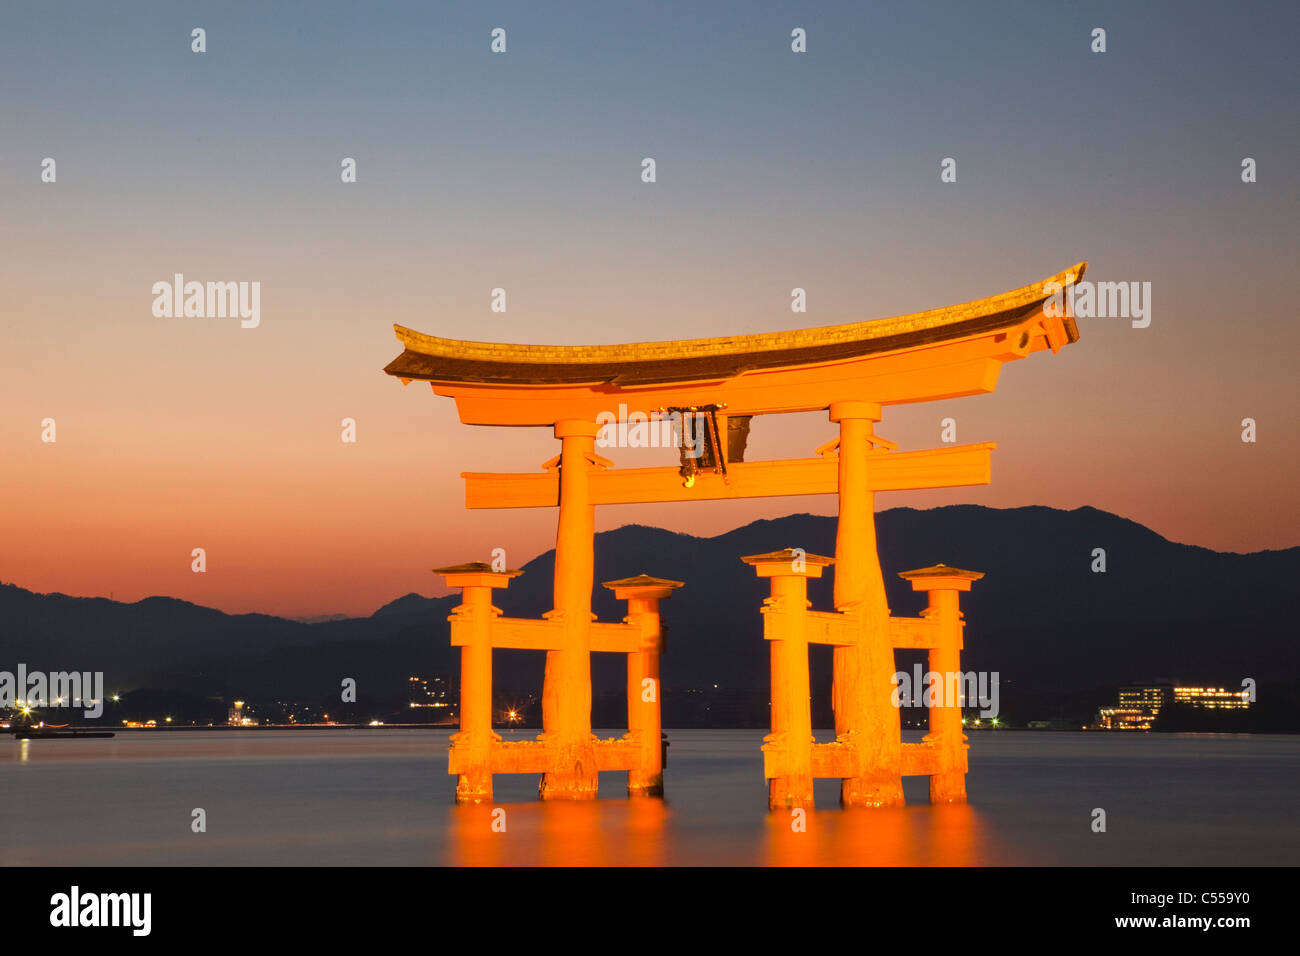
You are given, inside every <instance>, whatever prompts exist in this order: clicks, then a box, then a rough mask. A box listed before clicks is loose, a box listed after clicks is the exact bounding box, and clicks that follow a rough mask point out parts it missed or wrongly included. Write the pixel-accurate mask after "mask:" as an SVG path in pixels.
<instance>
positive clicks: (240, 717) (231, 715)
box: [226, 700, 257, 727]
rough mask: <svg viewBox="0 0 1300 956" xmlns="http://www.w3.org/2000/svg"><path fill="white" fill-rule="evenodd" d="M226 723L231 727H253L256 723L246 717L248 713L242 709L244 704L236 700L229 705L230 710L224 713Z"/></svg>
mask: <svg viewBox="0 0 1300 956" xmlns="http://www.w3.org/2000/svg"><path fill="white" fill-rule="evenodd" d="M226 723H227V724H229V725H230V726H231V727H253V726H256V724H257V721H255V720H253V719H252V718H251V717H249V716H248V711H247V710H246V709H245V708H244V702H243V701H242V700H237V701H235V702H234V704H232V705H231V707H230V710H229V711H227V712H226Z"/></svg>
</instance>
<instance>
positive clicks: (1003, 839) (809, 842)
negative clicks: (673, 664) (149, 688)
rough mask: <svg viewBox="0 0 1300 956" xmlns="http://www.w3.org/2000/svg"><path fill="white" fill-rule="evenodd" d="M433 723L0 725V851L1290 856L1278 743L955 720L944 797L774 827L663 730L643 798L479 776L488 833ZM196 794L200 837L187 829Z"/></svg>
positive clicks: (207, 857)
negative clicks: (124, 729) (501, 826)
mask: <svg viewBox="0 0 1300 956" xmlns="http://www.w3.org/2000/svg"><path fill="white" fill-rule="evenodd" d="M610 735H613V734H612V733H610V734H602V736H610ZM448 736H449V732H448V731H403V730H373V731H371V730H359V731H287V732H275V731H242V732H241V731H231V732H225V731H214V732H198V733H190V732H170V733H123V734H119V735H118V736H117V737H115V738H113V739H111V740H76V741H40V740H34V741H12V742H10V741H0V792H2V793H3V794H4V799H3V801H2V802H0V864H3V865H7V866H11V865H100V864H119V865H140V864H165V865H195V866H248V865H252V866H276V865H288V864H305V865H326V866H341V865H349V864H370V865H374V864H379V865H385V864H392V865H424V864H459V863H468V864H492V865H515V864H524V865H527V864H642V865H654V864H739V865H746V864H818V865H827V864H829V865H835V864H868V865H874V864H884V865H895V864H902V865H936V864H938V865H966V864H978V865H1000V864H1022V863H1023V864H1085V865H1115V864H1119V865H1124V864H1143V865H1152V864H1155V865H1163V864H1167V865H1174V866H1199V865H1217V864H1236V865H1241V864H1247V865H1260V864H1263V865H1281V864H1285V865H1295V864H1297V863H1300V825H1298V824H1297V822H1296V818H1295V814H1296V806H1297V803H1296V787H1297V784H1300V738H1297V737H1284V736H1232V735H1222V736H1210V735H1190V734H1189V735H1122V734H1101V733H1093V734H1079V733H1047V732H1029V733H1025V732H1014V731H999V732H986V733H972V734H970V744H971V750H970V765H971V772H970V775H969V776H968V778H967V786H968V791H969V794H970V802H969V804H967V805H966V806H961V807H930V806H928V805H927V804H926V802H925V793H926V781H925V779H924V778H909V779H906V780H905V789H906V794H907V799H908V801H909V804H910V805H909V806H908V807H906V808H904V809H898V810H885V811H872V810H856V811H850V812H845V811H842V810H841V809H840V808H839V807H838V803H837V800H838V781H819V782H818V784H817V793H816V797H817V802H818V809H816V810H815V811H813V812H811V813H810V814H809V815H808V829H807V832H805V833H795V832H793V831H792V830H791V827H790V818H789V814H788V813H768V811H767V809H766V787H765V784H764V781H763V777H762V761H761V759H760V753H759V745H760V743H761V739H762V733H761V732H759V731H739V730H712V731H703V730H695V731H682V730H678V731H670V732H669V738H670V740H671V741H672V746H671V747H670V749H669V766H668V771H667V774H666V778H665V786H666V789H667V798H666V799H665V800H662V801H659V800H653V799H650V800H645V799H640V800H628V799H627V798H626V797H625V795H624V785H625V779H626V778H625V775H624V774H621V773H610V774H602V776H601V786H602V791H603V792H602V794H601V799H600V800H597V801H595V802H591V803H585V804H564V803H546V804H543V803H541V802H540V801H538V800H537V789H536V788H537V778H536V777H535V776H531V775H530V776H522V777H509V776H498V777H496V794H495V796H496V800H495V802H494V806H497V807H501V808H504V809H505V811H506V818H505V819H506V832H505V833H494V832H492V829H491V826H490V823H491V819H490V813H491V810H492V808H491V807H483V808H464V807H459V808H458V807H456V806H455V805H454V800H453V796H454V790H455V781H454V778H452V777H451V776H449V775H448V774H447V773H446V767H447V758H446V752H447V738H448ZM507 736H509V735H507ZM514 736H516V737H518V738H520V739H524V738H527V737H529V736H531V735H530V734H525V733H519V734H516V735H514ZM907 739H915V737H914V736H911V737H908V738H907ZM196 807H202V808H203V809H204V810H205V811H206V813H207V832H206V833H193V832H192V831H191V828H190V822H191V812H192V810H193V809H194V808H196ZM1096 807H1101V808H1103V809H1104V810H1105V811H1106V815H1107V830H1106V832H1105V833H1094V832H1092V829H1091V826H1090V824H1091V820H1092V811H1093V809H1094V808H1096Z"/></svg>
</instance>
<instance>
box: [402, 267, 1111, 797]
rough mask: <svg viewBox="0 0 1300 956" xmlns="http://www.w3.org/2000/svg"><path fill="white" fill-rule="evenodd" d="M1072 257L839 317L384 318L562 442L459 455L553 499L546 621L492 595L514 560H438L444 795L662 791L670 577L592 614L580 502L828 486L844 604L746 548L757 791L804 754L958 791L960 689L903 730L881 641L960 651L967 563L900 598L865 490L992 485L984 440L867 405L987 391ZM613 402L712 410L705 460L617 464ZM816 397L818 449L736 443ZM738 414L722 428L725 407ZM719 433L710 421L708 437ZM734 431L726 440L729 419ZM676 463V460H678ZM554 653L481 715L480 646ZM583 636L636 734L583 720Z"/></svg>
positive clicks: (518, 491) (869, 780) (451, 390)
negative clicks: (919, 441)
mask: <svg viewBox="0 0 1300 956" xmlns="http://www.w3.org/2000/svg"><path fill="white" fill-rule="evenodd" d="M1086 267H1087V264H1086V263H1082V262H1081V263H1079V264H1077V265H1075V266H1073V267H1072V268H1070V269H1067V270H1065V271H1064V272H1061V273H1059V274H1057V275H1055V276H1053V277H1051V278H1049V279H1046V280H1044V281H1043V282H1039V283H1035V284H1033V285H1028V286H1024V287H1023V288H1020V289H1015V290H1013V291H1011V292H1006V293H1003V294H1002V295H997V296H992V297H990V298H987V299H980V300H978V301H975V302H970V303H967V304H965V305H957V306H950V307H947V308H942V309H934V310H931V311H928V312H920V313H915V314H912V315H906V316H900V317H898V318H892V319H878V320H875V321H868V322H853V323H849V324H846V325H837V326H827V327H823V328H816V329H802V330H795V331H789V332H775V333H765V334H758V335H742V336H732V337H725V338H714V339H695V340H688V341H670V342H648V343H637V344H631V345H611V346H547V345H506V344H496V343H488V342H468V341H460V340H456V339H443V338H436V337H434V336H430V335H424V334H422V333H419V332H415V331H413V330H411V329H407V328H403V327H402V326H395V327H394V328H395V330H396V332H397V337H398V339H399V340H400V341H401V343H402V345H403V351H402V354H401V355H399V356H398V357H397V358H396V359H394V360H393V361H392V362H390V363H389V364H388V366H387V367H386V368H385V369H384V371H385V372H387V373H388V374H389V375H392V376H395V377H397V378H399V379H401V381H402V382H403V384H409V383H410V382H411V381H415V380H420V381H427V382H429V384H430V385H431V386H432V388H433V391H434V393H435V394H438V395H444V396H448V397H450V398H453V399H455V401H456V408H457V411H458V413H459V415H460V420H461V421H462V422H463V423H465V424H467V425H513V426H545V427H550V428H553V429H554V432H555V437H556V438H558V439H559V440H560V443H561V444H560V454H559V455H558V456H557V457H555V458H553V459H551V460H550V461H548V462H546V463H544V464H543V466H542V469H541V471H540V472H537V473H533V474H484V473H477V472H466V473H464V474H463V477H464V478H465V501H466V505H467V506H468V507H470V508H537V507H555V506H556V505H558V506H559V529H558V533H557V535H556V546H555V582H554V609H553V610H552V611H549V612H548V613H547V614H545V615H544V616H543V619H542V620H522V619H511V618H504V617H501V616H500V614H501V612H500V611H499V610H497V609H496V608H494V607H492V601H491V589H492V588H494V587H505V586H506V585H507V584H508V583H509V580H510V578H511V577H513V576H515V575H517V574H519V573H520V572H518V571H504V572H494V571H493V570H492V568H491V567H489V566H487V565H484V564H478V563H475V564H470V565H460V566H456V567H451V568H442V569H439V570H438V572H437V573H440V574H442V575H443V576H444V577H445V579H446V581H447V583H448V584H449V585H450V586H452V587H458V588H461V590H462V595H463V597H462V603H461V605H459V606H458V607H457V608H456V609H455V611H454V612H453V614H452V616H451V618H450V620H451V622H452V632H451V641H452V644H453V645H456V646H460V647H461V670H462V673H461V712H460V732H459V733H458V734H456V735H455V736H454V737H453V738H452V745H451V752H450V758H449V771H450V772H451V773H453V774H456V775H457V786H456V799H457V802H461V803H477V802H481V801H484V800H487V799H490V798H491V795H492V774H493V773H541V774H542V780H541V784H540V787H539V792H540V795H541V797H542V798H543V799H591V798H594V797H595V796H596V791H597V786H598V780H599V772H600V771H601V770H627V771H628V791H629V793H634V794H661V793H662V792H663V791H662V787H663V784H662V768H663V764H662V748H661V745H660V712H659V699H660V693H659V686H658V685H659V680H658V677H659V670H658V668H659V652H660V650H661V647H662V645H661V638H660V631H659V615H658V602H659V600H661V599H663V598H666V597H668V596H669V595H670V594H671V592H672V590H673V589H674V588H677V587H680V586H681V582H676V581H666V580H662V579H658V578H650V577H646V576H644V575H642V576H640V577H636V578H627V579H623V580H620V581H610V582H606V585H605V586H606V587H610V588H612V589H613V590H614V591H615V593H616V594H617V595H618V596H619V597H620V598H622V599H626V600H628V601H629V613H628V616H627V617H626V618H625V619H624V623H622V624H608V623H597V622H595V621H594V620H593V615H592V613H591V593H592V587H593V585H594V568H593V548H594V532H595V508H596V506H597V505H606V504H631V503H643V502H660V501H691V500H701V499H722V498H756V497H770V496H781V495H805V494H838V495H839V523H838V530H837V533H836V540H835V557H834V560H833V563H834V564H835V566H836V572H835V584H834V603H835V611H834V612H831V613H822V612H810V611H809V610H808V601H807V598H806V578H807V577H810V576H819V575H820V574H821V570H822V568H824V567H825V566H827V565H829V564H831V563H832V559H831V558H829V557H820V556H818V555H805V554H803V553H801V552H795V551H791V550H788V551H786V552H776V553H774V554H769V555H753V556H750V557H747V558H745V559H744V560H745V561H747V562H748V563H750V564H752V565H753V566H754V567H755V569H756V571H757V572H758V574H759V575H760V576H763V577H770V578H771V579H772V597H771V598H769V599H768V600H767V601H766V602H765V607H764V609H763V610H764V620H765V624H764V631H765V636H766V637H767V639H768V640H770V641H771V642H772V647H771V650H772V661H773V671H772V734H771V735H769V736H768V737H767V738H766V741H765V744H764V747H763V749H764V751H765V754H764V765H765V770H764V773H765V776H766V777H767V778H768V779H769V806H772V807H785V806H802V807H811V806H812V796H813V794H812V780H813V778H814V777H839V778H840V779H841V781H842V783H841V791H840V797H841V803H842V804H843V805H845V806H891V805H898V804H901V803H902V802H903V791H902V780H901V778H902V775H904V774H925V775H928V776H929V777H930V798H931V801H932V802H956V801H962V800H964V799H965V771H966V753H965V751H966V745H965V743H964V741H965V737H964V736H962V734H961V722H960V708H958V707H946V708H942V707H941V708H935V709H932V712H931V715H930V732H929V734H928V735H927V737H926V739H925V742H924V743H922V744H915V745H904V744H902V742H901V731H900V721H899V713H898V709H897V708H896V707H895V706H894V705H893V703H892V700H891V698H892V696H893V684H892V681H891V677H892V675H893V674H894V673H895V665H894V660H893V658H894V649H895V648H899V647H906V648H923V649H924V648H928V649H929V650H930V668H931V670H932V671H936V672H940V673H944V672H952V671H956V670H957V669H958V668H959V654H960V648H961V628H962V623H961V613H960V611H959V610H958V608H957V594H958V592H960V591H963V590H969V589H970V585H971V582H972V581H973V580H975V579H977V578H979V577H981V575H979V574H977V573H975V572H968V571H961V570H959V569H956V568H948V567H946V566H944V565H937V566H935V567H933V568H926V569H921V570H919V571H913V572H907V573H905V574H904V575H903V576H904V577H905V578H908V579H910V580H911V581H912V585H913V588H914V589H916V590H924V591H928V592H929V594H930V607H929V609H928V611H927V612H923V615H924V616H922V617H919V618H891V617H890V614H889V608H888V607H887V605H886V601H885V588H884V579H883V577H882V573H881V568H880V560H879V557H878V555H877V551H876V533H875V517H874V512H875V494H876V492H880V491H901V490H910V489H920V488H948V487H956V486H962V485H977V484H987V483H988V482H989V481H990V480H991V474H990V459H991V452H992V450H993V448H994V447H995V446H994V444H993V443H992V442H984V443H981V444H976V445H964V446H955V447H952V448H942V449H927V450H924V451H908V452H905V451H899V450H898V449H897V446H896V445H894V444H893V443H892V442H889V441H886V440H885V439H883V438H880V437H878V436H877V435H875V434H874V424H875V423H876V422H878V421H880V420H881V415H882V408H883V407H884V406H887V405H896V404H902V403H906V402H923V401H934V400H938V399H947V398H956V397H959V396H965V395H978V394H982V393H988V392H992V391H993V390H994V388H995V387H996V385H997V379H998V373H999V371H1000V370H1001V368H1002V364H1003V363H1004V362H1010V361H1015V360H1017V359H1022V358H1025V357H1026V356H1028V355H1030V354H1031V353H1034V352H1039V351H1042V350H1044V349H1051V350H1052V351H1053V352H1057V351H1059V350H1060V349H1061V348H1062V347H1063V346H1065V345H1068V344H1070V343H1072V342H1075V341H1077V339H1078V337H1079V332H1078V328H1077V327H1076V325H1075V323H1074V320H1073V318H1072V317H1071V316H1069V315H1057V314H1053V313H1054V312H1056V311H1059V310H1056V309H1049V308H1047V307H1046V304H1047V302H1048V301H1049V300H1050V299H1051V296H1052V293H1053V292H1054V291H1055V290H1057V289H1060V288H1063V287H1065V286H1067V285H1069V284H1071V283H1074V282H1078V281H1079V280H1080V279H1082V278H1083V274H1084V270H1085V269H1086ZM620 405H626V406H627V407H629V408H634V409H638V410H640V411H641V412H642V413H647V414H648V413H653V412H664V411H667V410H674V409H675V410H691V411H696V410H701V409H706V410H708V411H707V413H706V414H707V415H708V421H709V425H710V434H711V436H712V438H711V445H709V446H708V447H706V449H705V451H706V453H708V454H706V456H705V459H704V460H703V464H704V465H705V466H706V467H705V468H704V469H702V470H699V471H698V473H697V469H696V467H695V466H694V465H691V464H688V463H687V461H686V458H685V456H683V467H682V468H680V469H679V468H673V467H659V468H615V467H612V465H613V462H611V461H609V460H607V459H605V458H602V457H601V456H600V455H598V454H596V451H595V439H596V436H597V435H598V433H599V431H600V427H601V425H600V423H602V422H606V421H609V420H610V418H611V415H612V412H613V410H614V409H617V408H618V407H619V406H620ZM819 409H825V410H827V411H828V412H829V414H830V419H831V421H833V422H837V423H838V424H839V426H840V433H839V437H838V439H836V440H833V441H831V442H828V443H827V444H826V445H823V446H822V447H821V448H818V449H817V450H816V452H815V457H811V458H801V459H794V460H789V461H756V462H745V461H743V460H742V459H743V435H744V434H745V433H746V432H747V430H748V420H749V418H750V417H751V416H753V415H766V414H775V413H780V412H807V411H816V410H819ZM729 426H730V427H729ZM722 435H725V436H727V438H728V440H727V441H725V442H724V441H723V440H722V439H721V438H720V437H719V436H722ZM735 436H741V440H740V441H734V440H733V438H734V437H735ZM683 477H686V478H687V480H686V481H683V480H682V478H683ZM809 642H813V643H816V642H821V643H828V644H831V645H833V646H834V664H833V673H834V678H833V679H834V684H833V691H832V696H833V700H832V704H833V707H834V712H835V732H836V740H835V742H834V743H830V744H819V745H814V743H813V741H812V729H811V720H810V713H811V710H810V704H809V700H808V696H809V691H808V660H807V645H808V643H809ZM494 647H508V648H524V649H532V650H542V651H545V652H546V677H545V685H544V689H543V694H542V727H543V732H542V734H541V735H540V737H539V738H538V739H537V740H536V741H526V742H503V741H502V740H501V739H500V738H499V737H498V736H497V735H495V734H494V733H493V732H492V719H491V713H492V712H491V666H492V648H494ZM593 651H614V652H621V653H626V654H627V655H628V728H629V732H628V734H627V735H626V736H625V737H624V738H622V739H621V740H620V739H615V740H598V739H597V738H595V737H594V736H593V735H592V732H591V660H590V655H591V653H592V652H593Z"/></svg>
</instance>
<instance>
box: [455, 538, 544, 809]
mask: <svg viewBox="0 0 1300 956" xmlns="http://www.w3.org/2000/svg"><path fill="white" fill-rule="evenodd" d="M434 573H435V574H440V575H442V577H443V579H444V580H445V581H446V582H447V586H448V587H453V588H460V592H461V603H460V604H459V605H457V606H456V607H455V608H454V609H453V610H452V613H451V616H450V617H448V618H447V620H448V621H450V622H451V644H452V646H453V647H457V646H458V647H460V730H459V732H458V733H456V734H455V735H453V736H452V738H451V751H450V753H449V755H448V763H447V769H448V772H450V773H454V774H456V802H457V803H484V802H487V801H489V800H491V799H492V745H493V744H494V743H496V742H497V741H499V740H500V739H501V737H500V736H499V735H497V734H496V733H494V732H493V731H492V620H493V619H494V618H496V617H499V616H500V614H501V611H500V610H499V609H498V608H495V607H493V606H492V589H493V588H503V587H505V586H506V585H508V584H509V583H510V579H511V578H513V577H518V576H519V575H520V574H522V573H523V572H522V571H493V570H492V567H491V565H488V564H484V563H482V562H477V561H476V562H473V563H471V564H461V565H456V566H455V567H450V568H437V569H436V570H435V571H434Z"/></svg>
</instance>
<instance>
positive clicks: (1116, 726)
mask: <svg viewBox="0 0 1300 956" xmlns="http://www.w3.org/2000/svg"><path fill="white" fill-rule="evenodd" d="M1153 720H1155V717H1154V715H1153V714H1152V713H1151V712H1150V711H1149V710H1146V709H1144V708H1141V707H1103V708H1102V709H1101V710H1099V711H1097V726H1098V727H1100V728H1101V729H1102V730H1150V729H1151V722H1152V721H1153Z"/></svg>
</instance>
